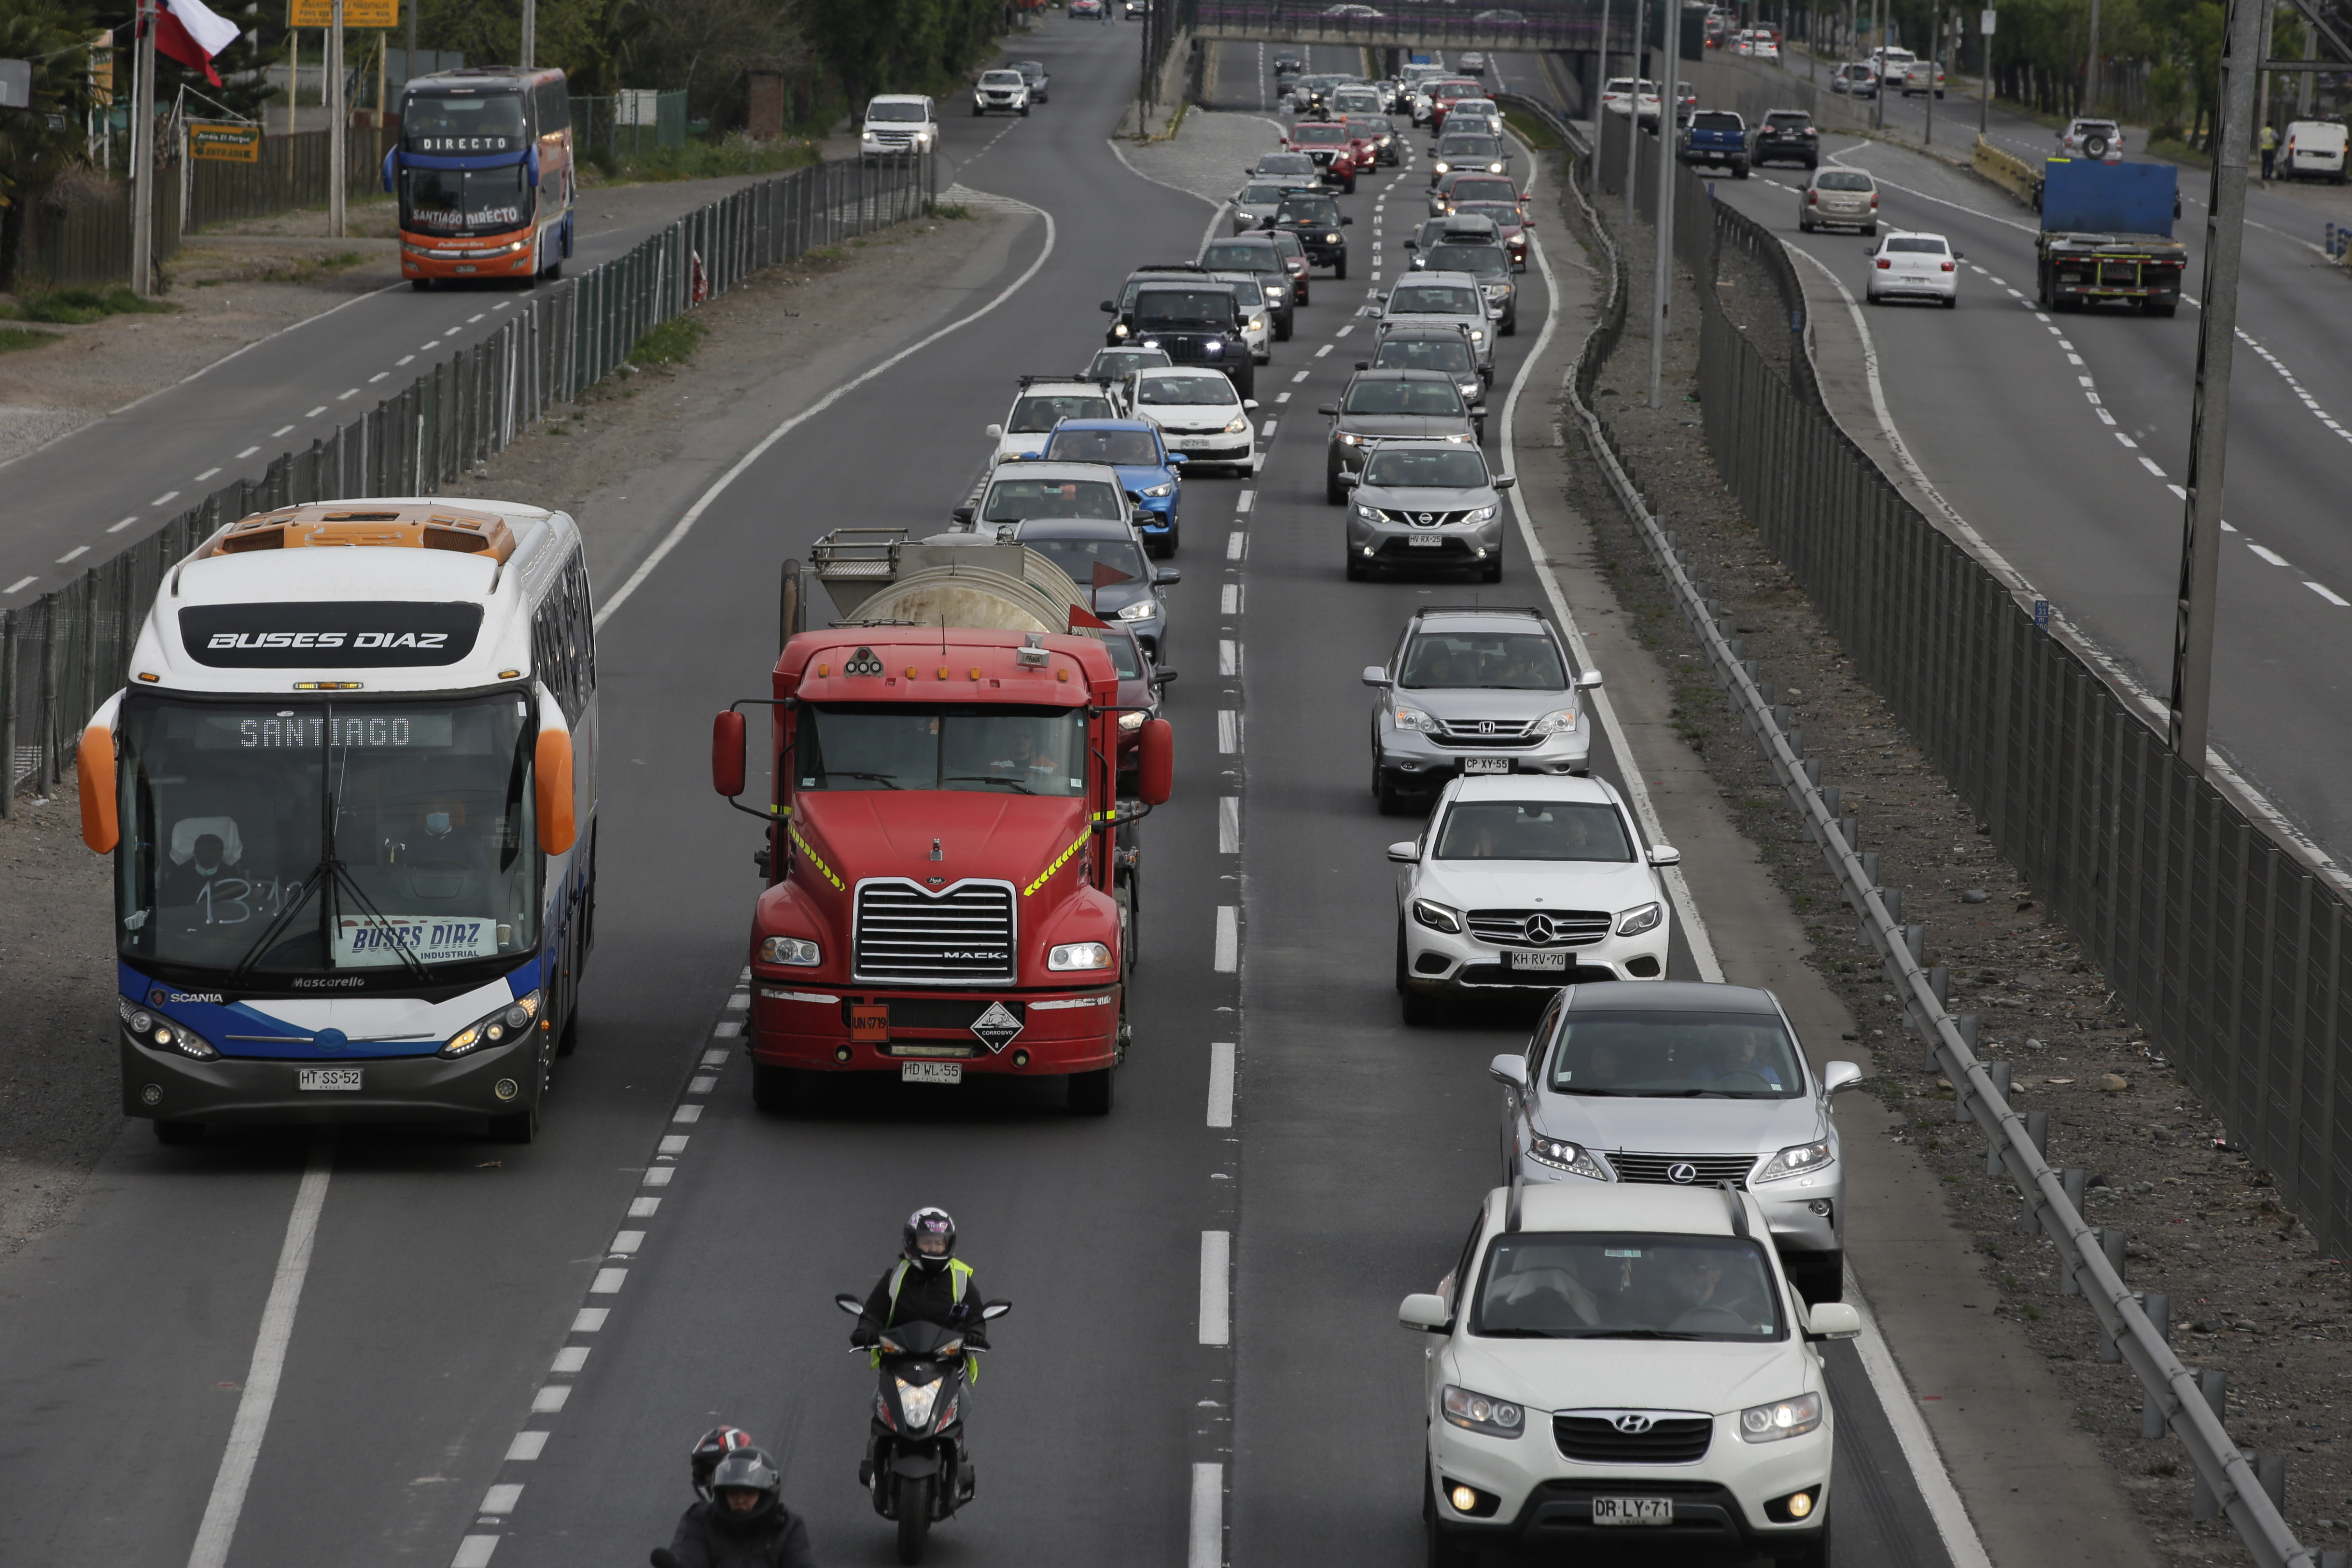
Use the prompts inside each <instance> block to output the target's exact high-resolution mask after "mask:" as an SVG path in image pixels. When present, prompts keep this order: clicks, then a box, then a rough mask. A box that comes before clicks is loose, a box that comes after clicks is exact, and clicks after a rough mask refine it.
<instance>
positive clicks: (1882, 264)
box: [1878, 256, 1895, 272]
mask: <svg viewBox="0 0 2352 1568" xmlns="http://www.w3.org/2000/svg"><path fill="white" fill-rule="evenodd" d="M1894 265H1895V263H1893V262H1892V261H1889V260H1887V259H1886V258H1885V257H1884V256H1882V257H1880V258H1878V269H1879V270H1880V271H1881V272H1884V271H1885V270H1886V269H1887V268H1890V267H1892V266H1894Z"/></svg>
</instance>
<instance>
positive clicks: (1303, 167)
mask: <svg viewBox="0 0 2352 1568" xmlns="http://www.w3.org/2000/svg"><path fill="white" fill-rule="evenodd" d="M1314 172H1315V160H1314V159H1312V158H1310V157H1308V156H1307V154H1306V153H1267V154H1266V155H1265V157H1263V158H1260V159H1259V160H1258V161H1257V168H1256V170H1255V173H1257V174H1313V173H1314Z"/></svg>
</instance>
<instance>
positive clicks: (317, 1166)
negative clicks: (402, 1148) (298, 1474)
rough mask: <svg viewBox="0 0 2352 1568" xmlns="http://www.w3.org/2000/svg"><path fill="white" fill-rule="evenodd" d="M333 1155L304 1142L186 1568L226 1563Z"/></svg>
mask: <svg viewBox="0 0 2352 1568" xmlns="http://www.w3.org/2000/svg"><path fill="white" fill-rule="evenodd" d="M333 1160H334V1155H333V1149H332V1145H331V1144H328V1143H325V1142H319V1143H314V1144H312V1145H311V1147H310V1164H309V1166H308V1167H307V1168H306V1169H305V1170H304V1171H303V1173H302V1184H301V1185H300V1186H299V1187H297V1188H296V1189H295V1192H294V1208H293V1212H292V1213H290V1214H289V1215H287V1216H286V1239H285V1240H284V1241H283V1242H281V1243H280V1244H279V1246H278V1273H277V1275H276V1277H275V1278H273V1279H271V1280H270V1282H269V1298H268V1300H267V1301H266V1302H264V1303H263V1305H262V1309H261V1328H260V1331H259V1332H257V1334H255V1336H254V1341H253V1363H252V1364H251V1365H250V1366H249V1367H248V1368H247V1370H246V1374H245V1388H244V1390H243V1391H242V1392H241V1393H239V1394H237V1396H236V1418H235V1419H234V1420H233V1421H232V1422H231V1423H230V1424H229V1429H228V1446H227V1447H226V1449H225V1450H224V1451H223V1452H222V1454H221V1462H220V1468H219V1470H218V1471H216V1472H215V1474H214V1476H213V1490H212V1497H211V1498H210V1500H207V1501H206V1502H205V1518H204V1522H203V1523H202V1524H200V1525H198V1526H197V1527H196V1542H195V1544H194V1546H193V1547H191V1548H190V1549H189V1551H188V1568H226V1563H227V1562H228V1549H229V1543H230V1542H232V1541H234V1540H235V1539H236V1521H237V1516H238V1515H239V1514H241V1513H243V1512H244V1511H245V1495H246V1492H247V1489H249V1488H250V1487H251V1486H252V1485H253V1470H254V1466H255V1464H256V1462H257V1461H258V1460H259V1459H260V1458H261V1440H262V1438H263V1436H266V1435H267V1434H268V1430H269V1411H270V1407H271V1406H272V1405H276V1404H277V1403H278V1380H279V1378H280V1377H282V1376H283V1375H284V1374H285V1372H286V1347H287V1345H288V1344H289V1343H290V1342H292V1340H293V1338H294V1313H295V1310H296V1309H297V1308H298V1307H299V1306H300V1305H301V1303H302V1281H303V1280H304V1279H306V1278H308V1277H309V1275H310V1249H311V1247H312V1245H313V1244H314V1243H315V1242H316V1241H317V1240H318V1237H319V1212H320V1210H321V1209H323V1208H325V1207H326V1206H327V1178H328V1176H329V1175H330V1174H331V1173H332V1171H333V1168H334V1166H333Z"/></svg>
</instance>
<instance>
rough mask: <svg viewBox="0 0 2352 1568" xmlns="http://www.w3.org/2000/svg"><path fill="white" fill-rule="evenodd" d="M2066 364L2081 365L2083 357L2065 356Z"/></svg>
mask: <svg viewBox="0 0 2352 1568" xmlns="http://www.w3.org/2000/svg"><path fill="white" fill-rule="evenodd" d="M2066 363H2068V364H2081V363H2083V356H2082V355H2081V354H2076V353H2070V354H2068V355H2067V356H2066Z"/></svg>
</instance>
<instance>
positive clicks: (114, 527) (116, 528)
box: [107, 517, 139, 533]
mask: <svg viewBox="0 0 2352 1568" xmlns="http://www.w3.org/2000/svg"><path fill="white" fill-rule="evenodd" d="M137 521H139V520H138V518H136V517H126V518H124V519H123V520H122V521H121V522H118V523H114V524H111V525H110V526H109V527H108V529H107V532H109V533H121V531H123V530H124V529H126V528H129V527H130V526H131V524H132V523H134V522H137Z"/></svg>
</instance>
